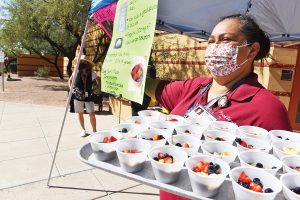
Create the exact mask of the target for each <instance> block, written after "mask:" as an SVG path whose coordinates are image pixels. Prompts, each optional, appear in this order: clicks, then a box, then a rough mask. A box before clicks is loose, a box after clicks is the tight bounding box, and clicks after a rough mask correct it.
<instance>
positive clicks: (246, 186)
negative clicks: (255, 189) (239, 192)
mask: <svg viewBox="0 0 300 200" xmlns="http://www.w3.org/2000/svg"><path fill="white" fill-rule="evenodd" d="M240 185H241V186H242V187H244V188H249V184H248V183H244V182H241V183H240Z"/></svg>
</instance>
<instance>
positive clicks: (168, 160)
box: [164, 157, 173, 164]
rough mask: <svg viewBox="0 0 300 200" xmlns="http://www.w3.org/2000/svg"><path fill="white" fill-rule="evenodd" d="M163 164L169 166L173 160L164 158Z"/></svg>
mask: <svg viewBox="0 0 300 200" xmlns="http://www.w3.org/2000/svg"><path fill="white" fill-rule="evenodd" d="M164 163H166V164H171V163H173V159H172V158H171V157H166V158H164Z"/></svg>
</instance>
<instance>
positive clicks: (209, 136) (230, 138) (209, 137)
mask: <svg viewBox="0 0 300 200" xmlns="http://www.w3.org/2000/svg"><path fill="white" fill-rule="evenodd" d="M218 137H219V138H223V139H224V140H225V141H224V142H227V143H229V144H232V143H233V142H234V140H235V138H236V136H235V135H234V134H232V133H230V132H225V131H220V130H207V131H205V132H204V138H205V140H206V141H215V140H216V138H218Z"/></svg>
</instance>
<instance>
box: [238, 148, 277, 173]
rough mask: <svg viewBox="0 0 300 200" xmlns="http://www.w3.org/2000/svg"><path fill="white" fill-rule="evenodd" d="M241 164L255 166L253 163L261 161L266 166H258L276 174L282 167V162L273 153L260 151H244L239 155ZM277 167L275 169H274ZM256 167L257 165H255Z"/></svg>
mask: <svg viewBox="0 0 300 200" xmlns="http://www.w3.org/2000/svg"><path fill="white" fill-rule="evenodd" d="M239 159H240V162H241V166H244V167H255V166H253V165H252V164H253V163H254V164H256V163H261V164H262V165H263V166H264V168H258V169H262V170H265V171H266V172H269V173H271V174H272V175H276V173H277V172H278V170H279V169H280V168H281V167H282V162H281V161H280V160H279V159H278V158H276V157H275V156H273V155H270V154H268V153H266V152H260V151H243V152H241V153H240V155H239ZM272 167H275V169H272ZM255 168H256V167H255Z"/></svg>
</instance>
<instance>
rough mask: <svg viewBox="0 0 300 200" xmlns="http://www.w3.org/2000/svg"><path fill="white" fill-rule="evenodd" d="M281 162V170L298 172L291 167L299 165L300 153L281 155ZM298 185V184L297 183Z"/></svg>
mask: <svg viewBox="0 0 300 200" xmlns="http://www.w3.org/2000/svg"><path fill="white" fill-rule="evenodd" d="M281 161H282V163H283V171H284V172H286V173H296V174H300V172H299V171H297V170H294V169H292V168H291V167H297V166H298V167H299V166H300V155H289V156H283V157H282V158H281ZM299 187H300V185H299Z"/></svg>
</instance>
